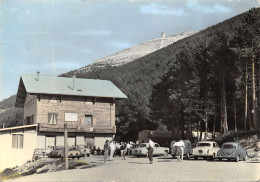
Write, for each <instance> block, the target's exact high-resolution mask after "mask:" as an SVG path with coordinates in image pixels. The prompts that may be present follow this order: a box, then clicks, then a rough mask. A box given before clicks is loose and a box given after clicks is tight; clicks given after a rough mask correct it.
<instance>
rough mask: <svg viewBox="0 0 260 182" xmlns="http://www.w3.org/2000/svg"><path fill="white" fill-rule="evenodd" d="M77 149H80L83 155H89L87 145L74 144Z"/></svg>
mask: <svg viewBox="0 0 260 182" xmlns="http://www.w3.org/2000/svg"><path fill="white" fill-rule="evenodd" d="M75 147H76V148H77V149H79V150H80V152H81V153H83V155H84V157H85V156H88V157H89V155H90V149H89V148H88V146H87V145H76V146H75Z"/></svg>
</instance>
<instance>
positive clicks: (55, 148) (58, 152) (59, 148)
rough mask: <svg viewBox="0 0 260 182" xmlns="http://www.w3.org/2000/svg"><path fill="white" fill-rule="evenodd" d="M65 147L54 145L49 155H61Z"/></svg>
mask: <svg viewBox="0 0 260 182" xmlns="http://www.w3.org/2000/svg"><path fill="white" fill-rule="evenodd" d="M63 149H64V146H53V149H52V150H51V151H50V155H49V157H61V153H62V150H63Z"/></svg>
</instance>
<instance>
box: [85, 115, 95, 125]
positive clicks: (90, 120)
mask: <svg viewBox="0 0 260 182" xmlns="http://www.w3.org/2000/svg"><path fill="white" fill-rule="evenodd" d="M85 124H86V125H93V116H92V115H85Z"/></svg>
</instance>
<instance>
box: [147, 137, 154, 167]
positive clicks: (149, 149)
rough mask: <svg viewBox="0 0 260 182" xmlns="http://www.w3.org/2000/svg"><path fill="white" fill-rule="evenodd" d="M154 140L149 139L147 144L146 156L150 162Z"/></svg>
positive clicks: (151, 161)
mask: <svg viewBox="0 0 260 182" xmlns="http://www.w3.org/2000/svg"><path fill="white" fill-rule="evenodd" d="M154 145H155V144H154V142H153V141H152V140H151V139H149V144H148V158H149V160H150V164H152V163H153V148H154Z"/></svg>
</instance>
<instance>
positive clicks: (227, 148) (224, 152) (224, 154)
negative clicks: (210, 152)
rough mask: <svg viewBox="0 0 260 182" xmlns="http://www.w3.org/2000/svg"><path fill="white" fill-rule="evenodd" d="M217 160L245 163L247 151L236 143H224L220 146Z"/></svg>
mask: <svg viewBox="0 0 260 182" xmlns="http://www.w3.org/2000/svg"><path fill="white" fill-rule="evenodd" d="M217 158H218V159H219V160H220V161H221V160H222V159H228V160H231V159H234V160H235V161H236V162H238V161H239V160H241V159H242V160H244V161H246V160H247V158H248V156H247V150H246V149H245V148H243V147H242V146H241V144H240V143H238V142H226V143H224V144H223V145H222V147H221V149H220V150H219V151H218V153H217Z"/></svg>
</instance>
